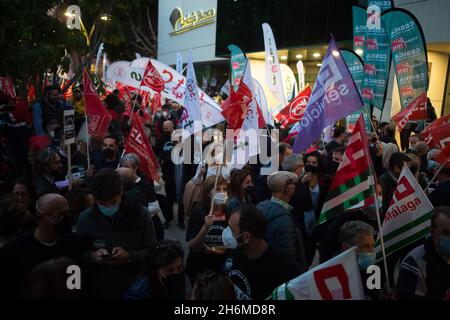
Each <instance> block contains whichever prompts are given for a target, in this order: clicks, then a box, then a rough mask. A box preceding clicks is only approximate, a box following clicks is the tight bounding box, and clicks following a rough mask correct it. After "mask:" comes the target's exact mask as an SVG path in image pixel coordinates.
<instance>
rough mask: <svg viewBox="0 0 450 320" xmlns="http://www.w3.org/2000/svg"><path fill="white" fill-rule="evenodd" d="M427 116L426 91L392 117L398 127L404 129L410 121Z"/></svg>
mask: <svg viewBox="0 0 450 320" xmlns="http://www.w3.org/2000/svg"><path fill="white" fill-rule="evenodd" d="M426 118H427V95H426V93H425V92H423V93H422V94H420V95H419V96H418V97H417V98H416V99H414V100H413V101H412V102H411V103H410V104H409V105H408V106H407V107H406V108H405V109H403V110H402V111H400V112H399V113H397V114H396V115H395V116H393V117H392V120H394V121H395V122H396V123H397V126H398V128H399V129H400V131H401V130H403V128H404V127H405V126H406V124H407V123H408V121H411V120H424V119H426Z"/></svg>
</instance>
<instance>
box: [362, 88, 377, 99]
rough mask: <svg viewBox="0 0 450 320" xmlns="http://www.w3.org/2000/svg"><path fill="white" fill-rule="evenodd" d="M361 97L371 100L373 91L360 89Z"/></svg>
mask: <svg viewBox="0 0 450 320" xmlns="http://www.w3.org/2000/svg"><path fill="white" fill-rule="evenodd" d="M361 95H362V97H363V98H365V99H368V100H373V98H374V94H373V89H371V88H364V89H362V92H361Z"/></svg>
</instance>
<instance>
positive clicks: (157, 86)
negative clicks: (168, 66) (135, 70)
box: [141, 59, 164, 92]
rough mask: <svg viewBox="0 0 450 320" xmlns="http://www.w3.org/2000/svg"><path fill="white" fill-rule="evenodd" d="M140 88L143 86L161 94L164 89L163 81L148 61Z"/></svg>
mask: <svg viewBox="0 0 450 320" xmlns="http://www.w3.org/2000/svg"><path fill="white" fill-rule="evenodd" d="M141 86H145V87H147V88H150V89H152V90H154V91H156V92H161V91H163V89H164V81H163V79H162V78H161V75H160V74H159V72H158V70H156V68H155V67H154V66H153V64H152V62H151V60H150V59H149V60H148V63H147V67H146V68H145V72H144V77H143V78H142V82H141Z"/></svg>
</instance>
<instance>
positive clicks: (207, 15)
mask: <svg viewBox="0 0 450 320" xmlns="http://www.w3.org/2000/svg"><path fill="white" fill-rule="evenodd" d="M215 20H216V10H214V9H208V10H198V11H195V12H192V13H190V14H187V15H183V10H181V8H175V9H173V11H172V14H171V15H170V22H171V23H172V26H173V30H174V31H173V32H171V33H170V35H171V36H175V35H178V34H181V33H184V32H187V31H191V30H193V29H196V28H199V27H202V26H205V25H208V24H211V23H214V22H215Z"/></svg>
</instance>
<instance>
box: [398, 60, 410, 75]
mask: <svg viewBox="0 0 450 320" xmlns="http://www.w3.org/2000/svg"><path fill="white" fill-rule="evenodd" d="M412 71H413V69H412V68H411V66H410V65H409V63H408V62H403V63H399V64H398V65H397V73H398V74H399V75H403V74H408V73H410V72H412Z"/></svg>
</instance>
